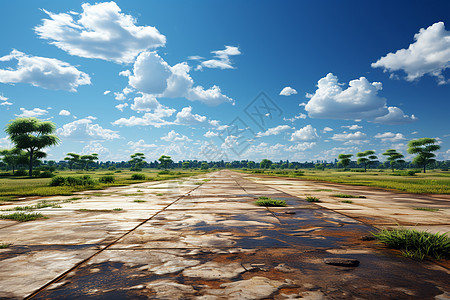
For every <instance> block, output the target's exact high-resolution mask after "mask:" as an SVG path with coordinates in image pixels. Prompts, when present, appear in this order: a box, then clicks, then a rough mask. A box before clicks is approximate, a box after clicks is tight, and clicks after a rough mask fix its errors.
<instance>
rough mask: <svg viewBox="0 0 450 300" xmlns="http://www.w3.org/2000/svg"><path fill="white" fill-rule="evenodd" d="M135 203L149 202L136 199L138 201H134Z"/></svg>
mask: <svg viewBox="0 0 450 300" xmlns="http://www.w3.org/2000/svg"><path fill="white" fill-rule="evenodd" d="M133 202H136V203H142V202H147V201H145V200H140V199H136V200H133Z"/></svg>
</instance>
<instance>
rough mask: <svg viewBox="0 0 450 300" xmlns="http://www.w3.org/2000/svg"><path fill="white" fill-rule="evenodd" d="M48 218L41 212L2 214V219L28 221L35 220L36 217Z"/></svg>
mask: <svg viewBox="0 0 450 300" xmlns="http://www.w3.org/2000/svg"><path fill="white" fill-rule="evenodd" d="M42 218H46V217H44V215H42V214H40V213H24V212H15V213H12V214H7V215H5V214H2V215H0V219H8V220H14V221H19V222H28V221H33V220H36V219H42Z"/></svg>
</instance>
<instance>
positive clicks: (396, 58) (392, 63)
mask: <svg viewBox="0 0 450 300" xmlns="http://www.w3.org/2000/svg"><path fill="white" fill-rule="evenodd" d="M414 40H415V42H414V43H412V44H410V45H409V47H408V48H407V49H400V50H397V51H396V52H395V53H388V54H386V56H383V57H381V58H380V59H379V60H378V61H376V62H375V63H372V68H383V69H384V70H385V71H390V72H394V71H398V70H403V71H404V72H405V73H406V75H407V76H406V80H408V81H413V80H416V79H418V78H420V77H422V76H424V75H425V74H428V75H430V76H435V77H437V79H438V82H439V84H444V83H447V82H448V80H446V79H445V77H444V75H443V74H442V72H443V71H444V70H445V69H447V68H449V67H450V32H449V31H447V30H445V25H444V22H437V23H434V24H433V25H431V26H429V27H428V28H426V29H425V28H421V29H420V31H419V32H418V33H416V34H415V35H414Z"/></svg>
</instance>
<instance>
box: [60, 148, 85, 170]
mask: <svg viewBox="0 0 450 300" xmlns="http://www.w3.org/2000/svg"><path fill="white" fill-rule="evenodd" d="M80 158H81V155H80V154H76V153H72V152H71V153H67V156H66V157H64V160H67V162H68V164H69V169H70V171H72V169H73V168H74V167H75V168H76V167H77V166H78V165H81V159H80Z"/></svg>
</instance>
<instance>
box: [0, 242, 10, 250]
mask: <svg viewBox="0 0 450 300" xmlns="http://www.w3.org/2000/svg"><path fill="white" fill-rule="evenodd" d="M9 246H11V244H8V243H0V249H6V248H9Z"/></svg>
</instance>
